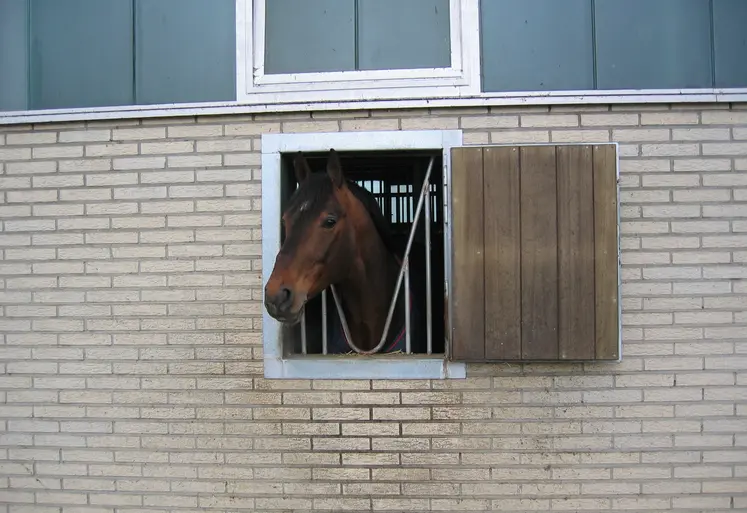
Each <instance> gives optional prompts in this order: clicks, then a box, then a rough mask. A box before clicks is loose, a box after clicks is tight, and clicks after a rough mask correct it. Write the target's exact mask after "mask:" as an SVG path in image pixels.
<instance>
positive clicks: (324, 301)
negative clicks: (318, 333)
mask: <svg viewBox="0 0 747 513" xmlns="http://www.w3.org/2000/svg"><path fill="white" fill-rule="evenodd" d="M322 354H327V289H324V290H323V291H322Z"/></svg>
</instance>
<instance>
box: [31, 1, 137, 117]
mask: <svg viewBox="0 0 747 513" xmlns="http://www.w3.org/2000/svg"><path fill="white" fill-rule="evenodd" d="M30 65H31V88H30V89H31V98H30V107H31V108H33V109H54V108H73V107H96V106H108V105H128V104H132V103H133V101H134V91H133V89H134V88H133V69H132V68H133V57H132V0H106V1H102V0H65V1H60V0H31V64H30Z"/></svg>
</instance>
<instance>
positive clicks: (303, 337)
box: [301, 308, 306, 354]
mask: <svg viewBox="0 0 747 513" xmlns="http://www.w3.org/2000/svg"><path fill="white" fill-rule="evenodd" d="M301 354H306V309H305V308H304V310H303V313H302V314H301Z"/></svg>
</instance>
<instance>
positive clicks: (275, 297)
mask: <svg viewBox="0 0 747 513" xmlns="http://www.w3.org/2000/svg"><path fill="white" fill-rule="evenodd" d="M293 165H294V170H295V175H296V180H297V181H298V184H299V186H298V189H297V190H296V191H295V192H294V194H293V195H292V197H291V198H290V200H289V202H288V206H287V208H286V209H285V210H284V212H283V216H282V222H283V226H284V229H285V240H284V241H283V244H282V246H281V248H280V252H279V253H278V255H277V257H276V259H275V266H274V268H273V270H272V274H271V275H270V278H269V280H268V282H267V285H266V287H265V308H266V309H267V312H268V313H269V314H270V315H271V316H272V317H273V318H275V319H277V320H278V321H280V322H284V323H287V324H295V323H297V322H299V320H300V317H301V313H302V312H303V308H304V306H305V305H306V303H307V301H309V300H310V299H311V298H313V297H314V296H316V295H317V294H319V293H320V292H321V291H322V290H324V289H326V288H327V287H328V286H329V285H331V284H335V283H338V282H340V281H341V280H343V279H345V277H346V276H347V275H348V274H349V271H350V267H351V265H353V264H354V262H356V261H358V260H359V257H360V252H361V248H362V247H363V246H361V240H362V239H363V240H365V238H366V237H367V236H368V234H374V235H375V234H376V230H375V228H374V227H372V226H371V223H372V220H371V217H370V216H369V214H368V211H367V208H366V206H365V205H364V204H363V203H362V202H361V201H360V200H359V198H358V197H357V196H356V194H355V193H354V192H353V191H352V188H353V187H356V184H353V183H352V182H349V181H348V180H347V179H346V178H345V176H344V175H343V172H342V167H341V164H340V159H339V157H338V155H337V153H336V152H335V151H334V150H330V153H329V157H328V160H327V172H326V173H312V172H311V169H310V167H309V165H308V163H307V162H306V159H305V158H304V157H303V155H301V153H300V152H299V153H298V154H297V155H296V157H295V159H294V161H293Z"/></svg>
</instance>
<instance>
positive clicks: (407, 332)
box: [405, 256, 412, 354]
mask: <svg viewBox="0 0 747 513" xmlns="http://www.w3.org/2000/svg"><path fill="white" fill-rule="evenodd" d="M405 352H406V353H407V354H411V353H412V338H411V336H410V257H409V256H408V257H405Z"/></svg>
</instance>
